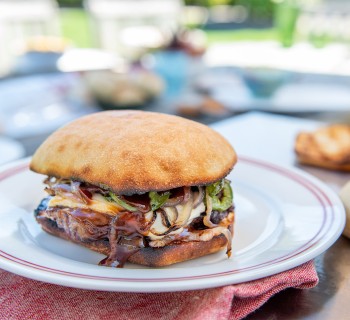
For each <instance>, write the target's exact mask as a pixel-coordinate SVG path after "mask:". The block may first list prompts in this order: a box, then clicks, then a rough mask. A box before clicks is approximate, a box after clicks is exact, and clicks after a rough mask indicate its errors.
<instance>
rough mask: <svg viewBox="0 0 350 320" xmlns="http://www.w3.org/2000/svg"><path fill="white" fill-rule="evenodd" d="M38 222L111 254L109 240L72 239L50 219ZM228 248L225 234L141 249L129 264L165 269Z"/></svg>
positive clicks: (62, 235)
mask: <svg viewBox="0 0 350 320" xmlns="http://www.w3.org/2000/svg"><path fill="white" fill-rule="evenodd" d="M37 221H38V222H39V223H40V224H41V226H42V228H43V230H44V231H46V232H48V233H50V234H52V235H54V236H57V237H60V238H62V239H65V240H69V241H72V242H74V243H77V244H80V245H82V246H84V247H86V248H89V249H91V250H94V251H97V252H99V253H102V254H104V255H108V254H109V252H110V245H109V242H108V240H96V241H79V240H77V239H72V238H71V237H70V236H69V234H67V233H66V232H65V231H64V230H63V229H61V228H59V227H58V226H57V224H56V222H55V221H53V220H51V219H49V218H40V219H37ZM226 246H227V239H226V237H225V236H224V235H223V234H220V235H218V236H215V237H213V238H212V239H211V240H209V241H190V242H185V241H182V242H178V243H175V244H170V245H168V246H165V247H160V248H153V247H145V248H141V249H140V250H139V251H137V252H136V253H135V254H133V255H132V256H130V257H129V259H128V262H131V263H135V264H140V265H144V266H149V267H164V266H168V265H171V264H174V263H178V262H182V261H186V260H191V259H195V258H199V257H202V256H205V255H208V254H211V253H215V252H218V251H220V250H223V249H225V248H226Z"/></svg>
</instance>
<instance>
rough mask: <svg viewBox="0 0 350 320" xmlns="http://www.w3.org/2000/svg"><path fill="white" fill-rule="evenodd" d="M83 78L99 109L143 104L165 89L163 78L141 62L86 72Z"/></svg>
mask: <svg viewBox="0 0 350 320" xmlns="http://www.w3.org/2000/svg"><path fill="white" fill-rule="evenodd" d="M83 81H84V83H85V84H86V87H87V89H88V90H89V92H90V93H91V95H92V96H93V98H94V99H95V101H96V103H97V104H98V105H99V106H100V107H101V108H102V109H118V108H135V107H138V108H141V107H142V108H145V107H146V104H148V103H150V102H151V101H152V100H154V99H155V98H157V97H158V96H159V95H160V94H161V93H162V91H163V89H164V83H163V80H162V79H161V78H160V77H159V76H158V75H157V74H155V73H153V72H152V71H149V70H146V69H144V68H142V67H141V66H134V67H133V66H131V67H130V68H127V69H126V70H123V71H121V72H115V71H112V70H105V71H101V70H100V71H91V72H85V73H84V76H83Z"/></svg>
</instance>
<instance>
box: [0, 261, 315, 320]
mask: <svg viewBox="0 0 350 320" xmlns="http://www.w3.org/2000/svg"><path fill="white" fill-rule="evenodd" d="M317 283H318V277H317V273H316V271H315V267H314V264H313V262H311V261H310V262H308V263H305V264H303V265H301V266H299V267H296V268H294V269H292V270H289V271H285V272H282V273H279V274H276V275H273V276H270V277H266V278H263V279H260V280H255V281H250V282H246V283H242V284H237V285H230V286H226V287H221V288H214V289H206V290H195V291H186V292H169V293H118V292H103V291H89V290H82V289H74V288H67V287H62V286H58V285H53V284H48V283H43V282H39V281H34V280H30V279H26V278H23V277H20V276H17V275H14V274H12V273H9V272H7V271H3V270H0V319H7V320H12V319H22V320H24V319H31V320H36V319H38V320H39V319H40V320H43V319H46V320H51V319H66V320H73V319H74V320H76V319H84V320H85V319H87V320H89V319H92V320H97V319H101V320H104V319H105V320H107V319H108V320H110V319H121V320H124V319H125V320H127V319H145V320H148V319H149V320H154V319H161V320H170V319H171V320H180V319H181V320H187V319H188V320H189V319H191V320H192V319H194V320H197V319H198V320H205V319H208V320H209V319H210V320H211V319H218V320H223V319H242V318H244V317H245V316H246V315H248V314H249V313H251V312H252V311H254V310H256V309H257V308H259V307H260V306H261V305H262V304H263V303H265V302H266V301H267V300H268V299H269V298H270V297H271V296H272V295H274V294H275V293H277V292H279V291H281V290H283V289H286V288H291V287H293V288H298V289H307V288H312V287H314V286H316V285H317Z"/></svg>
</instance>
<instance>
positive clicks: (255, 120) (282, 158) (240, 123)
mask: <svg viewBox="0 0 350 320" xmlns="http://www.w3.org/2000/svg"><path fill="white" fill-rule="evenodd" d="M152 111H162V110H160V109H159V107H155V108H153V109H152ZM163 111H164V110H163ZM294 116H295V115H293V117H288V116H278V115H273V114H268V113H246V114H242V115H236V116H234V117H233V118H230V119H229V120H225V121H224V122H221V123H219V124H218V125H217V124H216V123H214V128H218V126H219V127H220V130H219V131H221V132H223V133H225V130H226V131H227V134H229V133H230V132H231V131H230V130H234V132H235V135H236V136H237V144H235V148H236V151H237V152H238V154H245V155H249V156H255V157H259V158H260V159H264V160H268V161H273V162H275V163H279V164H281V165H296V163H295V160H294V154H293V146H292V143H293V141H294V140H293V139H294V135H295V132H297V131H298V130H300V129H302V128H304V129H307V128H309V129H310V128H313V127H316V126H318V125H319V123H317V122H314V121H313V120H322V121H327V122H339V121H340V122H349V123H350V120H349V119H350V113H349V114H346V115H344V114H332V113H330V114H325V113H322V114H311V115H302V117H294ZM232 119H233V120H232ZM311 119H312V121H311ZM197 120H199V121H201V122H204V123H207V124H208V123H212V122H213V121H214V120H215V118H213V117H202V118H199V119H197ZM226 121H230V122H226ZM225 122H226V124H225ZM257 124H258V125H257ZM225 125H226V127H227V128H226V129H225ZM273 125H274V126H273ZM252 127H254V128H255V131H254V134H252V132H251V128H252ZM271 128H275V130H281V132H283V134H281V133H280V132H279V134H277V135H276V132H274V131H273V129H271ZM241 136H245V137H248V140H247V139H245V140H244V143H240V141H242V139H240V137H241ZM44 138H45V137H44V136H41V137H31V138H29V139H22V141H21V142H22V143H23V144H24V147H25V149H26V153H27V155H31V154H32V153H33V151H34V150H35V149H36V147H37V146H38V145H39V144H40V143H41V142H42V140H43V139H44ZM266 141H269V143H267V144H266ZM259 145H263V146H264V147H263V148H257V147H256V146H259ZM296 166H297V165H296ZM300 168H301V169H304V170H306V171H308V172H309V173H311V174H313V175H315V176H316V177H318V178H319V179H320V180H322V181H323V182H325V183H326V184H328V185H330V186H331V187H332V188H333V189H334V190H335V191H336V192H337V191H339V189H340V188H341V187H342V185H343V184H344V183H345V182H346V181H348V180H350V174H340V173H335V172H327V171H324V170H320V169H313V168H308V167H300ZM315 264H316V268H317V272H318V275H319V278H320V282H319V284H318V286H316V287H315V288H313V289H310V290H298V289H287V290H285V291H283V292H280V293H278V294H277V295H275V296H274V297H272V298H271V299H270V300H269V301H268V302H267V303H266V304H265V305H263V306H262V307H261V308H260V309H259V310H257V311H256V312H254V313H253V314H251V315H250V316H248V318H247V319H249V320H257V319H350V311H349V309H348V306H347V303H349V301H350V240H349V239H347V238H344V237H340V238H339V239H338V240H337V242H336V243H335V244H334V245H333V246H332V247H331V248H330V249H328V250H327V251H326V252H324V253H323V254H322V255H320V256H318V257H317V258H316V259H315Z"/></svg>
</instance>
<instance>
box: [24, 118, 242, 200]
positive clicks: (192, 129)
mask: <svg viewBox="0 0 350 320" xmlns="http://www.w3.org/2000/svg"><path fill="white" fill-rule="evenodd" d="M236 161H237V157H236V154H235V152H234V150H233V148H232V147H231V145H230V144H229V143H228V142H227V141H226V140H225V139H224V138H223V137H222V136H221V135H220V134H218V133H217V132H215V131H214V130H212V129H211V128H209V127H207V126H205V125H202V124H200V123H197V122H194V121H191V120H187V119H184V118H180V117H177V116H172V115H165V114H160V113H153V112H142V111H108V112H100V113H96V114H92V115H88V116H85V117H83V118H80V119H78V120H76V121H73V122H71V123H70V124H68V125H66V126H64V127H62V128H61V129H59V130H58V131H56V132H55V133H53V134H52V135H51V136H50V137H49V138H48V139H47V140H46V141H45V142H44V143H43V144H42V145H41V146H40V147H39V149H38V150H37V151H36V152H35V154H34V156H33V158H32V161H31V164H30V168H31V170H33V171H35V172H38V173H41V174H45V175H48V176H54V177H60V178H67V179H74V180H80V181H85V182H89V183H91V184H94V185H99V186H103V187H107V188H109V189H111V190H113V191H114V192H115V193H117V194H135V193H143V192H148V191H150V190H152V191H162V190H168V189H172V188H176V187H181V186H193V185H206V184H210V183H213V182H215V181H217V180H220V179H222V178H223V177H225V176H226V175H227V174H228V173H229V172H230V171H231V169H232V168H233V166H234V164H235V163H236Z"/></svg>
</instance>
